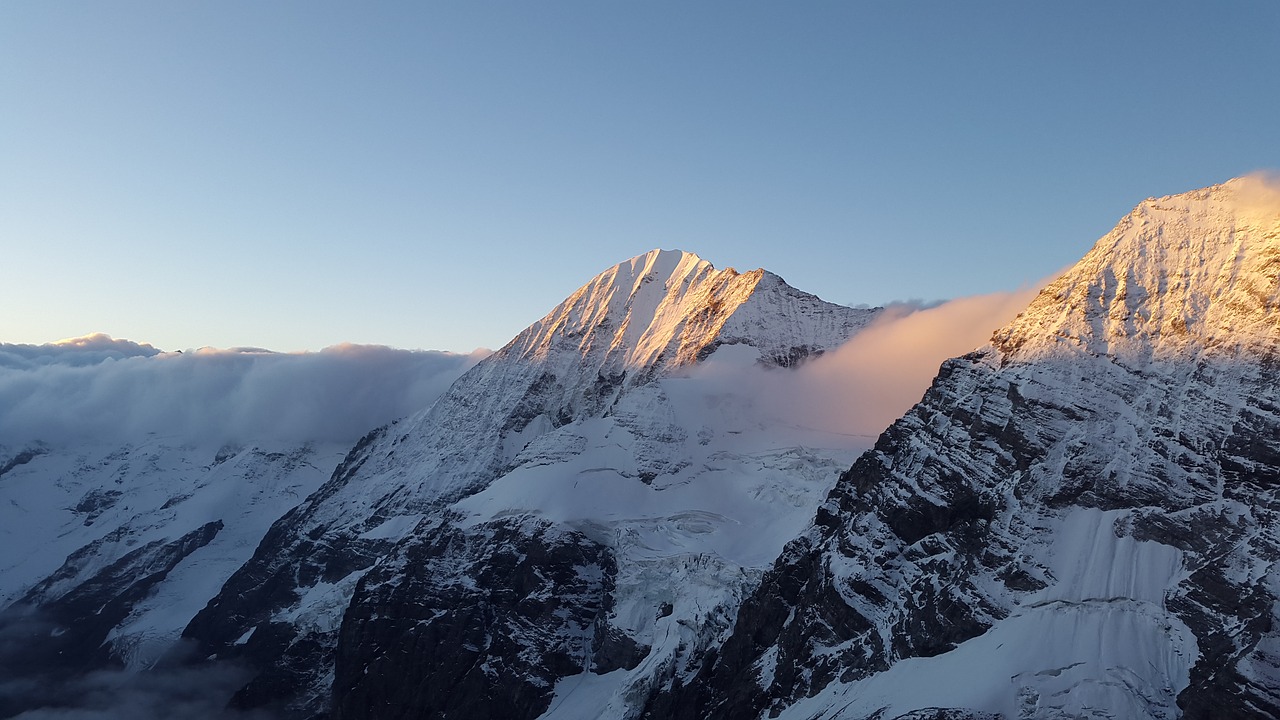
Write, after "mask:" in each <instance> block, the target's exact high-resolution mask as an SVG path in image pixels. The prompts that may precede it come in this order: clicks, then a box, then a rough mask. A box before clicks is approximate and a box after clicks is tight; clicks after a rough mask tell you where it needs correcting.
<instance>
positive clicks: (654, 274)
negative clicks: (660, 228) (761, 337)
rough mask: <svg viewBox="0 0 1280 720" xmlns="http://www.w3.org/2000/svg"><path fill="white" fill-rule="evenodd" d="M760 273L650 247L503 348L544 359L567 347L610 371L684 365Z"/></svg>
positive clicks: (603, 275)
mask: <svg viewBox="0 0 1280 720" xmlns="http://www.w3.org/2000/svg"><path fill="white" fill-rule="evenodd" d="M763 272H764V271H763V270H755V271H752V272H749V273H745V274H744V273H739V272H737V271H736V270H733V269H732V268H729V269H725V270H716V269H715V268H714V267H713V266H712V265H711V263H709V262H707V261H705V260H703V259H702V258H699V257H698V256H697V255H693V254H691V253H685V252H681V251H679V250H654V251H651V252H648V253H645V254H644V255H639V256H637V257H634V258H631V259H630V260H627V261H625V262H622V263H619V264H617V265H614V266H613V267H611V268H609V269H608V270H605V271H604V272H602V273H600V274H599V275H597V276H596V277H594V278H592V279H591V280H590V281H589V282H588V283H587V284H585V285H583V286H582V287H581V288H578V290H577V291H576V292H574V293H573V294H572V295H570V296H569V297H568V298H567V299H566V300H565V301H564V302H562V303H561V304H560V305H558V306H556V307H555V308H554V309H553V310H552V311H551V312H550V313H548V314H547V315H546V317H544V318H542V319H541V320H539V321H538V322H536V323H534V324H533V325H531V326H530V327H529V328H528V329H527V330H525V331H524V332H522V333H520V335H519V336H517V337H516V338H515V339H514V340H512V342H511V343H510V344H509V345H508V346H507V347H506V348H505V349H504V351H505V352H506V353H507V354H509V355H511V356H514V357H517V358H522V359H530V360H547V359H548V358H550V357H551V356H552V355H553V354H554V353H555V352H557V351H561V350H564V349H572V350H575V351H576V352H574V353H573V354H574V355H576V356H577V358H586V357H589V356H592V355H597V356H600V358H599V359H600V360H601V361H603V362H604V364H605V365H608V366H610V368H609V369H610V370H611V371H614V372H618V371H623V370H628V369H630V370H635V369H639V368H647V367H652V366H654V365H656V364H659V363H663V362H671V363H674V364H676V365H684V364H688V363H691V362H693V361H694V360H696V358H697V353H698V352H699V351H700V350H701V349H702V348H703V347H705V346H706V345H707V344H708V343H710V342H711V341H712V340H713V339H714V338H715V335H716V332H717V331H718V330H719V329H720V327H721V326H722V325H723V324H724V321H725V320H726V319H727V318H728V317H729V316H730V315H732V314H733V312H734V311H735V310H736V309H737V308H738V306H739V305H741V304H742V303H743V302H744V301H745V300H746V299H747V298H748V297H750V296H751V293H752V292H753V291H754V290H755V287H756V284H757V283H758V282H759V280H760V277H761V275H762V274H763ZM577 358H575V360H576V359H577Z"/></svg>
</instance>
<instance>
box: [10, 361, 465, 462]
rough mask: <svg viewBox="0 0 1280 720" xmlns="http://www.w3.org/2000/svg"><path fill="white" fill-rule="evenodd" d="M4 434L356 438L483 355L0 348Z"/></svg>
mask: <svg viewBox="0 0 1280 720" xmlns="http://www.w3.org/2000/svg"><path fill="white" fill-rule="evenodd" d="M0 353H7V354H8V355H7V356H8V357H9V358H14V357H17V358H21V359H23V360H24V361H25V362H24V363H23V364H16V363H7V364H6V363H3V362H0V443H17V442H24V441H33V440H42V441H45V442H53V443H57V442H75V441H83V440H116V441H120V440H129V439H136V438H138V437H142V436H144V435H145V434H146V433H157V434H161V435H165V436H170V437H174V438H176V439H178V440H179V441H182V442H210V443H215V442H216V443H244V444H248V443H263V442H305V441H335V442H354V441H355V440H357V439H359V437H360V436H361V435H363V434H364V433H366V432H368V431H369V430H371V429H373V428H375V427H377V426H379V425H383V424H385V423H387V422H390V421H391V420H394V419H396V418H399V417H403V416H405V415H409V414H412V413H414V412H416V411H418V410H420V409H422V408H424V407H427V406H429V405H430V404H431V403H432V402H433V401H434V400H435V398H436V397H438V396H439V395H440V393H442V392H443V391H444V390H445V389H446V388H447V387H448V386H449V384H450V383H452V382H453V380H455V379H456V378H457V377H458V376H459V375H461V374H462V373H463V372H465V371H466V370H467V369H468V368H470V367H471V366H472V365H474V364H475V363H476V362H477V361H479V359H480V358H482V357H483V356H484V354H486V352H484V351H477V352H476V353H472V354H469V355H460V354H455V353H444V352H434V351H410V350H397V349H393V348H388V347H382V346H376V345H337V346H334V347H330V348H326V349H324V350H321V351H320V352H312V353H273V352H267V351H263V350H258V349H252V348H238V349H232V350H214V349H203V350H198V351H194V352H187V353H161V352H159V351H156V350H155V349H154V348H151V346H149V345H139V344H137V343H131V342H129V341H124V340H112V339H111V338H109V337H107V336H90V337H88V338H82V339H79V340H77V341H74V342H71V343H62V344H53V345H41V346H29V345H4V346H0Z"/></svg>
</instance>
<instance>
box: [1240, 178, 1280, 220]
mask: <svg viewBox="0 0 1280 720" xmlns="http://www.w3.org/2000/svg"><path fill="white" fill-rule="evenodd" d="M1233 186H1234V189H1235V198H1234V200H1235V205H1236V211H1237V212H1239V213H1240V214H1241V215H1244V216H1246V217H1252V218H1253V219H1255V220H1257V221H1259V222H1267V223H1274V222H1277V221H1278V220H1280V174H1278V173H1275V172H1255V173H1252V174H1249V175H1245V176H1244V177H1242V178H1240V179H1238V180H1236V181H1235V182H1234V183H1233Z"/></svg>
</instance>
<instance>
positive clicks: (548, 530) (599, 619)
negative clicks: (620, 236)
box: [185, 251, 876, 717]
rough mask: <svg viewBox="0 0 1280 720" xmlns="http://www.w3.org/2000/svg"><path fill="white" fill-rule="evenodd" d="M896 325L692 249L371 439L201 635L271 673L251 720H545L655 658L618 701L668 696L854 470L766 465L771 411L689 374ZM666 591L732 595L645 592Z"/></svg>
mask: <svg viewBox="0 0 1280 720" xmlns="http://www.w3.org/2000/svg"><path fill="white" fill-rule="evenodd" d="M875 314H876V311H873V310H853V309H850V308H844V307H840V306H837V305H831V304H829V303H825V302H823V301H821V300H819V299H818V298H816V297H814V296H812V295H808V294H806V293H803V292H800V291H798V290H795V289H793V288H791V287H789V286H787V285H786V284H785V283H784V282H783V281H782V280H781V279H780V278H778V277H777V276H774V275H772V274H770V273H767V272H765V271H763V270H757V271H753V272H749V273H738V272H736V271H733V270H716V269H715V268H713V267H712V266H711V265H710V264H708V263H707V262H705V261H703V260H701V259H699V258H697V257H696V256H693V255H690V254H687V253H681V252H674V251H670V252H659V251H655V252H652V253H649V254H647V255H643V256H640V257H637V258H634V259H632V260H630V261H628V262H625V263H622V264H620V265H618V266H615V267H613V268H611V269H609V270H607V271H605V272H604V273H601V274H600V275H599V276H597V277H596V278H595V279H593V280H592V281H591V282H589V283H587V284H586V285H584V286H583V287H582V288H581V289H579V290H578V291H577V292H575V293H574V294H573V295H572V296H570V297H569V298H568V299H567V300H565V302H564V303H562V304H561V305H560V306H558V307H557V308H555V309H553V310H552V311H551V312H550V313H548V314H547V315H546V317H544V318H543V319H542V320H540V321H538V322H536V323H534V324H533V325H532V326H530V327H529V328H528V329H527V330H525V331H524V332H522V333H521V334H520V335H518V336H517V337H516V338H515V339H513V340H512V341H511V342H510V343H508V344H507V346H506V347H504V348H502V349H501V350H499V351H498V352H496V353H494V354H493V355H492V356H491V357H489V358H487V359H486V360H484V361H482V362H481V363H480V364H479V365H477V366H476V367H475V368H473V369H472V370H471V371H470V372H468V373H467V374H466V375H464V376H463V377H462V378H461V379H459V380H458V381H457V382H456V383H455V384H454V385H453V386H452V387H451V388H450V389H449V390H448V391H447V392H446V393H445V394H444V395H443V396H442V397H441V399H440V400H439V401H438V402H437V403H436V404H435V405H434V406H433V407H431V408H430V409H429V410H427V411H425V412H423V413H421V414H419V415H418V416H416V417H412V418H409V419H408V420H405V421H403V422H401V423H399V424H396V425H392V426H389V427H386V428H382V429H380V430H378V431H376V432H374V433H372V434H370V435H369V436H368V437H367V438H365V440H363V441H362V442H361V443H360V444H359V445H358V446H357V447H356V448H355V449H354V450H353V451H352V452H351V454H350V455H349V456H348V457H347V459H346V460H345V461H344V463H343V464H342V465H341V466H340V467H339V468H338V470H337V471H336V472H335V474H334V476H333V478H332V479H331V480H330V481H329V482H328V483H326V484H325V485H324V486H323V487H322V488H321V489H320V490H319V491H318V492H316V493H315V494H314V495H312V496H311V497H310V498H308V499H307V500H306V501H305V502H303V503H302V505H300V506H299V507H298V508H296V509H295V510H294V511H292V512H291V513H289V514H288V515H287V516H285V517H284V518H282V519H281V520H280V521H279V522H277V523H276V525H275V526H274V527H273V528H272V529H271V531H270V532H269V533H268V535H267V537H266V539H265V540H264V541H263V543H262V545H261V546H260V547H259V548H258V550H257V552H256V553H255V555H254V557H253V559H252V560H250V561H249V562H248V563H247V564H246V565H245V566H244V567H243V568H241V570H240V571H238V572H237V573H236V574H235V576H233V577H232V578H231V580H230V581H229V582H228V583H227V584H226V586H225V587H224V588H223V590H222V592H220V593H219V594H218V596H217V597H215V598H214V599H213V600H212V601H211V602H210V603H209V605H208V607H207V608H205V609H204V610H203V611H202V612H201V613H200V614H199V615H197V616H196V618H195V619H194V620H193V621H192V622H191V624H190V625H189V626H188V628H187V630H186V633H185V634H186V636H187V637H189V638H191V639H193V640H195V641H197V643H198V646H199V648H200V653H199V654H200V655H201V656H216V657H218V658H219V659H235V660H239V661H243V662H246V663H248V664H249V665H250V666H252V667H254V668H256V669H257V670H258V673H257V675H256V676H255V678H254V679H253V680H252V681H251V682H250V683H249V684H248V685H246V686H245V687H244V688H243V689H242V690H241V691H240V692H239V693H238V694H237V696H236V703H237V705H238V706H241V707H246V708H256V707H274V708H279V709H282V710H283V711H285V712H287V713H289V714H297V715H306V714H309V713H313V712H317V711H326V710H327V709H328V708H329V707H331V706H332V707H333V709H334V712H335V713H336V714H337V715H338V716H340V717H393V716H395V717H400V716H404V717H418V716H420V715H425V716H434V715H438V714H441V713H448V714H449V716H451V717H452V716H455V715H457V714H458V713H462V714H463V715H464V716H471V717H488V716H497V715H502V716H507V717H520V716H528V717H534V716H536V715H538V714H540V713H541V712H543V711H544V710H546V709H547V708H548V707H549V706H550V703H551V700H552V697H553V694H554V691H555V685H556V683H557V682H558V681H559V680H560V679H561V678H564V677H567V676H573V675H578V674H582V673H584V672H585V673H601V672H605V671H606V670H612V669H623V670H628V671H629V670H635V669H636V666H637V664H638V663H639V662H640V661H641V660H642V659H644V658H646V657H649V658H650V659H651V662H650V665H649V666H646V668H642V669H640V670H637V672H636V673H635V674H634V676H630V677H629V678H628V679H627V680H626V683H625V685H626V687H625V688H621V687H620V688H618V689H617V692H618V693H620V694H622V695H626V694H628V693H630V694H633V695H634V694H636V693H643V692H647V689H648V687H649V686H650V685H652V684H653V683H655V682H656V680H655V678H657V677H661V676H665V675H667V674H670V672H672V671H671V667H672V665H673V663H675V662H676V659H677V656H678V654H679V653H683V652H685V649H684V648H687V647H688V646H690V645H692V644H695V643H705V642H707V637H709V636H712V635H714V634H715V633H717V632H722V631H723V629H724V618H725V617H726V616H727V613H728V612H729V611H730V610H731V609H732V607H734V606H735V603H736V602H737V599H738V598H739V597H740V595H741V593H742V591H743V588H744V587H745V586H746V584H748V583H750V582H751V581H753V580H754V578H756V577H758V573H759V571H760V569H762V567H763V565H764V564H765V563H767V562H769V561H770V560H771V559H772V558H773V557H775V556H776V554H777V551H778V550H779V549H781V545H782V542H783V541H784V540H785V539H786V537H790V536H792V535H794V533H795V532H797V531H798V530H799V529H800V527H801V526H802V525H803V522H804V521H805V520H806V519H807V518H808V517H811V516H812V512H813V508H814V507H816V505H817V503H818V501H820V499H821V497H822V495H823V494H824V493H825V492H826V491H827V490H828V489H829V488H830V484H831V482H833V481H834V478H835V476H836V474H837V472H836V470H835V468H836V463H837V462H838V460H837V458H842V457H846V456H847V450H838V451H836V452H834V454H831V453H824V452H821V451H820V452H813V451H810V450H805V449H803V448H799V447H793V446H784V447H781V448H777V447H767V448H761V447H759V446H758V445H755V444H753V443H747V444H750V445H752V446H751V447H749V448H744V447H743V446H744V438H745V437H757V436H759V435H760V433H761V432H762V431H761V428H760V427H758V424H759V423H756V424H755V425H753V424H752V422H754V420H753V418H756V417H757V416H758V413H755V412H750V411H748V412H738V413H735V412H734V407H731V406H732V403H731V402H729V401H727V400H725V399H724V398H722V397H718V396H717V397H713V396H712V395H711V394H708V392H709V391H707V390H706V389H705V388H703V386H702V385H700V384H698V382H697V381H696V379H694V378H691V377H689V371H690V370H691V369H692V368H694V367H695V366H697V365H698V364H700V363H701V362H702V361H703V360H705V359H706V358H708V357H711V356H713V355H714V356H716V357H717V358H719V357H721V355H722V354H724V355H725V356H730V355H732V356H733V357H735V358H738V359H739V360H741V361H746V362H753V363H756V364H758V365H763V366H766V367H772V368H775V371H776V372H779V373H785V372H788V370H787V368H790V367H793V366H796V365H798V364H800V363H802V362H803V361H804V359H805V358H808V357H811V356H815V355H818V354H821V353H822V352H824V351H825V350H827V349H829V348H832V347H835V346H837V345H839V344H841V343H843V342H844V341H845V340H847V339H848V338H849V337H850V336H852V335H853V334H854V333H855V332H857V331H858V330H859V329H861V328H862V327H864V326H865V325H866V324H867V323H868V322H869V321H870V320H871V318H872V317H874V316H875ZM700 388H702V389H700ZM744 433H747V435H744ZM795 465H800V466H802V467H800V469H799V470H798V472H788V471H787V470H786V469H785V468H787V467H789V466H795ZM778 500H782V501H783V503H782V505H781V506H779V504H778V502H777V501H778ZM745 528H754V530H755V531H757V532H758V533H759V534H760V535H762V536H763V537H764V538H765V540H759V539H755V540H754V541H753V542H742V543H737V541H736V540H734V538H737V537H738V536H739V535H742V534H743V533H744V529H745ZM717 543H718V544H719V545H717ZM735 544H737V545H738V546H739V547H741V549H739V550H736V551H730V550H729V547H730V546H734V545H735ZM720 546H723V547H724V548H725V550H724V553H722V554H721V553H712V554H711V555H707V553H708V551H712V550H715V549H716V548H717V547H720ZM444 568H454V569H456V572H455V573H454V575H450V576H449V577H451V578H453V579H452V580H449V581H448V582H445V581H444V580H442V572H443V569H444ZM669 573H683V574H685V575H688V576H690V577H691V578H693V581H694V582H695V583H696V584H697V585H698V586H707V587H708V588H710V589H709V590H708V591H707V594H706V595H705V597H702V596H699V599H697V600H696V601H695V600H694V599H690V600H688V601H685V600H680V601H676V599H675V596H676V595H678V594H679V592H678V591H677V590H675V589H666V590H663V591H662V592H654V590H653V589H652V588H650V587H648V585H649V583H650V582H651V578H653V577H656V576H659V575H662V574H668V577H670V575H669ZM566 593H569V594H571V595H572V597H569V595H566ZM664 607H665V608H666V610H665V615H664V614H663V613H664V610H663V608H664ZM677 623H682V624H677ZM654 646H657V647H658V650H656V651H653V652H651V649H652V648H653V647H654ZM677 648H680V650H679V652H677ZM464 665H465V666H467V667H471V666H475V667H474V668H473V669H472V670H466V669H465V668H462V667H461V666H464ZM455 666H457V667H455ZM369 668H375V669H376V671H374V670H369ZM455 686H456V687H457V688H458V690H457V694H456V696H453V697H451V698H449V699H444V698H442V697H441V696H440V693H441V692H444V689H445V688H450V687H455ZM391 687H402V688H404V691H403V693H396V694H395V697H394V699H393V700H392V701H391V702H392V704H393V705H396V706H397V707H398V708H399V709H395V710H390V709H387V708H385V707H384V706H383V705H382V704H381V703H383V702H384V701H386V693H387V692H388V688H391ZM465 688H471V689H470V690H465ZM620 702H621V701H620ZM517 709H521V710H520V712H517ZM388 713H390V714H388ZM513 713H514V714H513Z"/></svg>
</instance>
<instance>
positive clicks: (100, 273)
mask: <svg viewBox="0 0 1280 720" xmlns="http://www.w3.org/2000/svg"><path fill="white" fill-rule="evenodd" d="M1278 37H1280V3H1275V2H1234V1H1228V2H1222V3H1190V2H1172V3H1170V2H1161V3H1154V2H1124V3H1114V2H1083V3H1036V2H1023V1H1020V2H980V3H953V2H903V3H886V2H874V3H873V2H839V3H837V2H814V3H770V2H710V1H708V2H695V3H683V2H680V3H677V2H645V3H626V4H624V3H598V2H536V3H535V2H483V1H482V2H466V3H463V2H379V3H333V2H313V1H308V2H269V3H259V2H241V1H232V2H182V3H172V2H113V3H98V2H57V3H50V2H43V1H36V0H10V1H9V2H5V3H3V4H0V98H3V99H2V100H0V250H2V251H3V256H2V257H3V259H2V260H0V342H9V343H43V342H49V341H53V340H57V339H60V338H64V337H70V336H77V335H84V334H88V333H91V332H104V333H109V334H111V335H113V336H115V337H117V338H128V339H131V340H135V341H139V342H146V343H150V344H152V345H155V346H156V347H160V348H163V349H167V350H176V349H186V348H194V347H201V346H216V347H234V346H257V347H266V348H271V349H275V350H286V351H287V350H308V349H309V350H316V349H320V348H322V347H326V346H330V345H334V344H337V343H341V342H355V343H377V344H385V345H391V346H395V347H405V348H428V349H444V350H455V351H464V352H465V351H468V350H471V349H472V348H475V347H491V348H493V347H500V346H501V345H503V344H504V343H505V342H506V341H507V340H508V339H509V338H510V337H511V336H513V335H514V334H515V333H517V332H518V331H519V330H520V329H522V328H523V327H525V326H526V325H528V324H529V323H531V322H533V321H534V320H536V319H538V318H539V317H541V316H542V315H543V314H544V313H545V312H546V311H547V310H549V309H550V308H551V307H552V306H554V305H555V304H556V303H558V302H559V301H560V300H562V299H563V298H564V297H565V296H567V295H568V294H569V293H570V292H572V291H573V290H574V289H575V288H577V287H578V286H579V285H581V284H582V283H584V282H586V281H587V280H588V279H590V278H591V277H592V276H593V275H595V274H596V273H597V272H599V271H600V270H603V269H604V268H606V267H608V266H610V265H612V264H615V263H617V262H620V261H622V260H624V259H626V258H629V257H632V256H634V255H638V254H640V253H643V252H645V251H647V250H649V249H652V248H655V247H663V248H680V249H683V250H687V251H691V252H696V253H698V254H699V255H701V256H702V257H704V258H705V259H707V260H709V261H711V262H712V263H714V264H715V265H716V266H718V267H726V266H732V267H737V268H739V269H742V270H747V269H753V268H756V267H765V268H768V269H770V270H772V271H774V272H776V273H778V274H780V275H782V276H783V277H784V278H786V279H787V280H788V282H790V283H791V284H792V285H795V286H796V287H799V288H801V289H804V290H808V291H809V292H813V293H816V294H818V295H820V296H822V297H824V298H826V299H828V300H831V301H834V302H840V303H844V304H850V305H855V304H883V303H886V302H889V301H894V300H904V299H911V298H915V299H922V300H934V299H944V298H955V297H961V296H966V295H974V294H979V293H986V292H992V291H998V290H1011V289H1015V288H1017V287H1019V286H1025V285H1027V284H1029V283H1032V282H1035V281H1036V280H1038V279H1040V278H1043V277H1045V276H1047V275H1049V274H1051V273H1053V272H1055V271H1057V270H1060V269H1062V268H1063V267H1065V266H1067V265H1070V264H1071V263H1073V262H1075V261H1076V260H1077V259H1078V258H1079V257H1080V256H1082V255H1083V254H1084V253H1085V252H1086V251H1087V250H1088V249H1089V247H1090V246H1091V245H1092V244H1093V241H1094V240H1096V239H1097V238H1098V237H1099V236H1101V235H1102V234H1104V233H1105V232H1107V231H1108V230H1109V229H1110V228H1111V227H1112V226H1113V225H1114V223H1115V222H1116V221H1117V220H1118V219H1119V218H1120V217H1122V216H1123V215H1124V214H1125V213H1127V212H1128V211H1129V209H1130V208H1131V207H1132V206H1133V205H1135V204H1136V203H1138V202H1140V201H1141V200H1142V199H1144V198H1146V197H1149V196H1158V195H1166V194H1172V193H1178V192H1183V191H1187V190H1191V189H1195V188H1198V187H1203V186H1206V185H1211V184H1214V183H1218V182H1222V181H1225V180H1227V179H1230V178H1231V177H1235V176H1239V175H1244V174H1247V173H1250V172H1253V171H1257V170H1274V169H1277V168H1280V121H1278V119H1280V43H1277V42H1276V38H1278Z"/></svg>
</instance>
